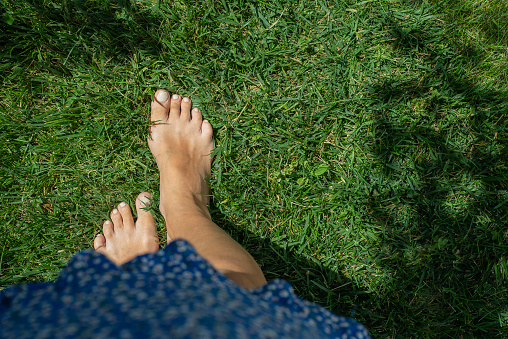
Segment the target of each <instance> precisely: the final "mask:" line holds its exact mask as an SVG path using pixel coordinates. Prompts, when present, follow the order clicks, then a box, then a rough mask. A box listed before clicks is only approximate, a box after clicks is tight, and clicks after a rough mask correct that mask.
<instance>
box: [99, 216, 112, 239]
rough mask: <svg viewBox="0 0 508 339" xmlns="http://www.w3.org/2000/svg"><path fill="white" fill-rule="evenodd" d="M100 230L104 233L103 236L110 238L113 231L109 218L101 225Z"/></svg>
mask: <svg viewBox="0 0 508 339" xmlns="http://www.w3.org/2000/svg"><path fill="white" fill-rule="evenodd" d="M102 232H103V233H104V237H105V238H111V237H112V236H113V234H114V233H115V230H114V228H113V223H112V222H111V221H109V220H107V221H105V222H104V225H102Z"/></svg>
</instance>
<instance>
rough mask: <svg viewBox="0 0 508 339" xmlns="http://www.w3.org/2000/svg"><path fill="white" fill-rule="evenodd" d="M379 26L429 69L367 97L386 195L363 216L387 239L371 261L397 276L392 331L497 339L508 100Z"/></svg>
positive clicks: (505, 249)
mask: <svg viewBox="0 0 508 339" xmlns="http://www.w3.org/2000/svg"><path fill="white" fill-rule="evenodd" d="M387 25H388V29H389V30H390V31H391V32H392V36H393V38H394V40H393V46H394V48H395V49H396V50H397V52H398V53H397V54H399V55H409V54H411V53H414V51H415V50H418V51H419V52H420V55H425V56H426V58H425V60H423V62H422V64H424V65H425V66H427V69H428V71H425V72H424V74H423V75H422V77H421V79H420V81H418V82H416V81H414V80H412V79H413V78H411V79H410V77H409V76H408V78H407V81H405V79H404V76H402V77H401V76H394V75H392V76H388V77H387V78H384V79H383V80H382V82H379V83H378V84H376V85H374V86H371V88H370V89H371V99H372V106H373V107H374V114H373V115H374V118H375V124H374V131H375V133H374V147H373V148H372V152H373V154H374V157H375V159H376V163H377V164H376V165H377V166H378V167H379V168H381V170H382V176H383V177H384V178H383V180H385V181H386V182H389V183H391V187H390V189H388V190H384V193H383V194H381V195H380V196H379V197H377V198H376V199H371V200H370V206H369V208H370V210H371V211H372V213H373V215H374V216H375V218H376V219H377V220H378V221H379V222H380V223H381V224H382V225H383V226H384V229H385V233H384V239H383V248H382V251H381V252H380V253H379V255H378V256H377V258H376V261H377V263H378V264H379V265H381V266H383V267H385V268H386V269H387V270H389V271H391V272H395V276H396V279H395V281H396V283H395V285H394V292H396V293H398V294H399V296H400V297H399V299H398V300H399V303H398V304H393V307H394V308H396V309H395V312H394V322H395V323H399V324H403V323H404V322H406V326H420V327H421V328H422V329H425V328H427V329H428V331H429V332H428V335H429V336H432V335H433V332H432V329H434V330H435V328H440V333H441V334H442V335H443V336H453V335H456V334H457V333H458V332H460V331H461V330H460V327H461V326H464V323H467V324H468V326H469V328H470V332H469V334H470V335H473V336H484V335H486V333H490V334H491V335H492V336H495V335H500V333H501V332H503V330H502V328H501V323H503V322H505V321H506V319H505V320H504V321H503V319H501V314H502V313H503V312H505V309H506V305H507V303H508V299H507V298H506V295H507V294H506V293H507V285H506V282H507V280H508V272H506V262H507V253H508V244H507V239H506V235H505V232H506V220H507V216H508V201H507V196H506V190H507V189H508V171H507V170H508V138H507V137H506V136H507V133H508V122H507V117H508V105H507V103H506V93H500V92H496V91H494V90H491V89H488V88H482V87H480V86H479V85H476V84H473V83H471V82H470V81H468V80H467V79H466V76H465V74H464V72H463V70H462V69H461V68H460V66H459V65H458V64H457V63H456V58H457V56H458V55H457V54H456V53H454V52H453V51H451V50H449V49H444V48H440V47H436V45H435V44H434V46H433V43H434V42H435V41H431V40H432V37H433V35H432V34H429V33H426V32H425V31H424V30H422V31H419V30H408V29H405V28H402V27H401V25H403V23H399V22H397V21H395V20H388V21H387ZM400 32H406V33H404V34H402V33H400ZM408 32H409V33H408ZM414 100H416V101H418V102H420V103H421V102H424V107H423V109H422V110H421V112H408V113H407V115H406V116H409V117H411V119H410V120H409V121H408V120H407V119H406V120H403V119H400V116H398V112H399V110H400V108H398V110H396V109H395V108H394V107H395V106H397V105H400V104H401V103H407V102H410V101H414ZM416 101H415V102H416ZM399 107H400V106H399ZM405 107H408V106H405ZM411 107H414V105H411ZM450 125H451V126H452V127H451V128H450V129H448V128H449V126H450ZM459 126H461V127H460V128H459ZM404 301H405V302H406V304H404ZM397 308H398V310H397ZM411 310H412V311H411ZM408 312H414V314H413V316H412V317H407V315H408ZM415 314H416V315H418V317H416V316H415ZM404 316H406V317H407V318H405V319H404V318H403V317H404ZM417 319H419V320H417ZM436 322H437V323H436ZM429 324H433V325H432V326H429ZM422 333H423V331H422ZM434 334H435V332H434Z"/></svg>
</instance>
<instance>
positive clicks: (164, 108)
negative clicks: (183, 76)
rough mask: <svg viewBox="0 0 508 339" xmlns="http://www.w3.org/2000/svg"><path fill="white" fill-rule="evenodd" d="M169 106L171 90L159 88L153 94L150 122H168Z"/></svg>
mask: <svg viewBox="0 0 508 339" xmlns="http://www.w3.org/2000/svg"><path fill="white" fill-rule="evenodd" d="M169 107H170V100H169V92H168V91H166V90H165V89H159V90H158V91H157V92H155V94H154V96H153V101H152V105H151V109H152V112H151V117H150V122H151V123H152V124H153V123H157V122H166V121H167V119H168V113H169Z"/></svg>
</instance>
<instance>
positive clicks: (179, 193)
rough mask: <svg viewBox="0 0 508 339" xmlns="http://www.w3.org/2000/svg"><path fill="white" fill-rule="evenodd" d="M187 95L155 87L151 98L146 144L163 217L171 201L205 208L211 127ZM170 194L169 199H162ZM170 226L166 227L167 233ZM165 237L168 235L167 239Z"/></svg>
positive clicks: (211, 144)
mask: <svg viewBox="0 0 508 339" xmlns="http://www.w3.org/2000/svg"><path fill="white" fill-rule="evenodd" d="M191 107H192V102H191V100H190V99H189V98H182V97H181V96H179V95H177V94H174V95H173V96H172V97H171V98H170V97H169V93H168V92H167V91H165V90H162V89H160V90H158V91H157V92H156V93H155V96H154V101H152V105H151V109H152V113H151V126H150V136H149V138H148V146H149V147H150V151H151V152H152V154H153V155H154V157H155V160H156V162H157V166H158V167H159V171H160V176H161V186H160V191H161V194H160V197H161V201H160V210H161V212H162V214H163V215H164V217H166V221H167V220H168V218H167V217H168V215H166V214H167V213H168V212H169V211H168V208H169V209H171V208H173V207H175V208H178V206H174V205H175V204H180V205H181V206H182V207H183V206H184V205H185V206H188V205H189V202H192V201H193V202H194V203H195V204H194V206H197V207H198V208H199V209H200V210H201V211H202V212H203V213H204V214H205V215H207V216H208V217H209V216H210V214H209V212H208V208H207V204H208V203H209V196H208V195H209V194H210V187H209V185H208V181H207V179H208V178H209V177H210V171H211V163H212V158H211V156H210V153H211V152H212V150H213V129H212V125H210V123H209V122H208V121H207V120H203V117H202V115H201V112H200V111H199V109H197V108H194V109H192V110H191ZM167 197H174V198H172V201H165V200H164V199H166V198H167ZM169 233H171V230H170V229H169V228H168V236H169ZM168 240H169V239H168Z"/></svg>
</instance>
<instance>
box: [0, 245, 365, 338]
mask: <svg viewBox="0 0 508 339" xmlns="http://www.w3.org/2000/svg"><path fill="white" fill-rule="evenodd" d="M75 337H82V338H111V337H115V338H161V337H170V338H319V337H321V338H370V336H369V334H368V332H367V330H366V329H365V327H364V326H363V325H361V324H359V323H358V322H356V321H354V320H352V319H349V318H345V317H341V316H337V315H334V314H332V313H331V312H329V311H328V310H326V309H324V308H322V307H320V306H317V305H316V304H313V303H310V302H308V301H304V300H302V299H300V298H298V297H297V296H296V295H295V294H294V292H293V288H292V287H291V285H290V284H288V283H287V282H285V281H283V280H274V281H271V282H270V283H268V284H267V285H265V286H263V287H261V288H258V289H256V290H246V289H244V288H242V287H240V286H237V285H236V284H235V283H233V282H232V281H230V280H229V279H228V278H226V277H225V276H224V275H222V274H221V273H220V272H218V271H216V270H215V269H214V268H213V267H212V266H211V265H210V264H209V263H208V262H207V261H205V260H204V259H203V258H202V257H201V256H199V255H198V254H197V253H196V251H195V250H194V248H193V247H192V246H191V245H190V244H189V243H187V242H186V241H184V240H176V241H173V242H172V243H170V244H169V245H168V246H166V247H165V248H164V249H161V250H159V251H158V252H156V253H154V254H146V255H142V256H139V257H137V258H135V259H133V260H132V261H130V262H128V263H126V264H124V265H122V266H120V267H117V266H116V265H115V264H113V263H112V262H111V261H109V260H108V259H107V258H106V257H105V256H103V255H102V254H99V253H97V252H95V251H91V250H87V251H83V252H80V253H77V254H75V255H74V256H73V257H72V258H71V260H70V262H69V264H68V266H67V267H66V268H65V269H63V270H62V272H61V274H60V276H59V278H58V279H57V280H56V282H54V283H40V284H29V285H17V286H11V287H9V288H7V289H6V290H4V291H3V292H1V293H0V338H75Z"/></svg>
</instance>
